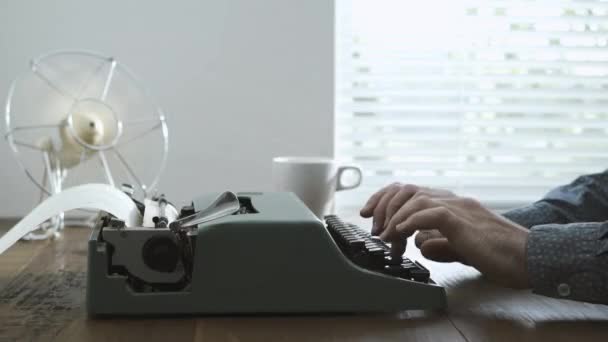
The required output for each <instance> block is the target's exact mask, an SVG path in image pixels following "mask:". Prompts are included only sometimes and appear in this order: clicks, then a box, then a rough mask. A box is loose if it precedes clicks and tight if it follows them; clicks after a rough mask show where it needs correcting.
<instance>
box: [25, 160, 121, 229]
mask: <svg viewBox="0 0 608 342" xmlns="http://www.w3.org/2000/svg"><path fill="white" fill-rule="evenodd" d="M85 153H86V149H85V150H83V154H82V156H83V157H84V155H85ZM42 157H43V162H44V174H43V178H42V182H43V187H44V188H46V186H47V185H48V186H49V188H50V194H49V193H47V192H46V191H43V190H42V189H41V190H40V197H39V200H38V203H41V202H42V201H43V200H44V199H45V197H48V196H52V195H55V194H58V193H60V192H61V191H62V190H63V182H64V180H65V177H66V176H67V172H68V170H67V169H64V168H62V167H61V164H60V161H59V158H57V154H56V153H55V152H54V150H53V149H52V148H50V149H48V150H45V151H42ZM102 164H103V163H102ZM105 166H106V165H104V172H105V173H106V177H107V178H108V180H110V181H111V184H112V185H114V182H113V180H112V175H111V173H109V169H108V168H106V167H105ZM95 216H96V215H94V214H93V215H92V216H90V217H89V218H76V219H66V217H65V213H59V214H58V215H57V216H54V217H52V218H50V219H49V220H48V221H46V222H44V223H42V224H40V226H39V227H38V229H37V230H35V231H33V232H31V233H29V234H27V235H26V236H24V237H23V239H24V240H46V239H48V238H57V237H59V236H60V235H61V231H62V230H63V229H64V228H65V226H66V225H70V226H77V227H88V228H93V226H94V225H95Z"/></svg>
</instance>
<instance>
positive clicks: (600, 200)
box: [504, 170, 608, 228]
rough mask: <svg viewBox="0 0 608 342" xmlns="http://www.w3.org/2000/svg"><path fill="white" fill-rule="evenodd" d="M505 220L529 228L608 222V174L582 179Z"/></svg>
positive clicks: (508, 216) (591, 175)
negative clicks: (553, 224) (548, 224)
mask: <svg viewBox="0 0 608 342" xmlns="http://www.w3.org/2000/svg"><path fill="white" fill-rule="evenodd" d="M504 216H505V217H507V218H508V219H510V220H511V221H514V222H516V223H518V224H520V225H522V226H524V227H526V228H531V227H533V226H536V225H542V224H547V223H561V224H566V223H573V222H604V221H608V170H606V171H604V172H602V173H596V174H589V175H584V176H581V177H578V178H577V179H575V180H574V181H573V182H571V183H570V184H566V185H563V186H560V187H557V188H555V189H553V190H551V191H550V192H549V193H548V194H547V195H545V197H544V198H543V199H541V200H540V201H538V202H536V203H533V204H532V205H529V206H526V207H522V208H518V209H514V210H511V211H509V212H507V213H505V214H504Z"/></svg>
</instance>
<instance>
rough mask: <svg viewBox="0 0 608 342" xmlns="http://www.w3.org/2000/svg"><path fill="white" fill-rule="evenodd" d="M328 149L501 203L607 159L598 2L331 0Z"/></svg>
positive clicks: (402, 177)
mask: <svg viewBox="0 0 608 342" xmlns="http://www.w3.org/2000/svg"><path fill="white" fill-rule="evenodd" d="M335 48H336V85H335V92H336V101H335V102H336V116H335V119H336V122H335V127H336V134H335V139H336V141H335V146H336V156H337V157H338V158H339V159H340V160H342V161H345V162H353V163H356V164H358V165H360V166H362V167H363V168H364V183H363V185H362V187H360V188H359V189H357V190H355V191H350V192H345V193H343V194H340V195H339V197H338V206H339V209H340V210H344V209H347V208H348V209H352V208H359V207H360V206H361V205H362V204H363V203H364V202H365V201H366V199H367V198H368V196H369V195H370V194H371V193H373V192H374V191H376V190H377V189H378V188H380V187H382V186H384V185H386V184H389V183H391V182H394V181H400V182H404V183H414V184H419V185H427V186H433V187H441V188H447V189H450V190H453V191H455V192H457V193H458V194H461V195H467V196H474V197H476V198H478V199H480V200H481V201H482V202H484V203H485V204H486V205H488V206H490V207H493V208H497V209H506V208H509V207H513V206H517V205H523V204H525V203H529V202H531V201H534V200H536V199H538V198H539V197H541V196H542V195H544V194H545V193H546V192H547V191H548V190H549V189H551V188H553V187H555V186H557V185H560V184H564V183H567V182H569V181H571V180H572V179H573V178H575V177H576V176H578V175H580V174H584V173H591V172H597V171H602V170H604V169H605V168H608V134H607V133H608V2H605V1H592V0H589V1H559V0H549V1H534V0H528V1H524V0H509V1H492V0H478V1H462V0H445V1H424V2H421V1H402V0H401V1H365V0H362V1H357V0H354V1H340V0H338V1H337V8H336V43H335Z"/></svg>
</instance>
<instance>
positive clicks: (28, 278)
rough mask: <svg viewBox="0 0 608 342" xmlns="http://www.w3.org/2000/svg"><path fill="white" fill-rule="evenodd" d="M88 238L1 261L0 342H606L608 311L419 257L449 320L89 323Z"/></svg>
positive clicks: (412, 252)
mask: <svg viewBox="0 0 608 342" xmlns="http://www.w3.org/2000/svg"><path fill="white" fill-rule="evenodd" d="M351 221H355V223H358V224H360V225H362V226H365V225H366V224H367V222H363V221H360V220H358V219H354V220H351ZM6 229H7V225H6V224H5V225H4V227H0V233H3V232H4V231H5V230H6ZM89 234H90V230H88V229H86V228H67V229H66V230H65V232H64V233H63V235H62V236H61V238H59V239H56V240H53V241H29V242H26V241H21V242H19V243H17V244H16V245H15V246H13V247H12V248H11V249H9V250H8V251H7V252H6V253H4V254H3V255H0V341H52V340H55V341H138V340H145V341H394V340H404V341H517V342H520V341H539V340H546V341H552V342H553V341H573V340H577V341H608V306H603V305H594V304H586V303H577V302H573V301H567V300H558V299H552V298H546V297H542V296H538V295H534V294H531V293H530V292H529V291H513V290H509V289H503V288H499V287H496V286H494V285H492V284H491V283H488V282H487V281H486V280H485V279H483V277H481V276H480V275H479V273H478V272H477V271H475V270H474V269H472V268H470V267H466V266H463V265H460V264H439V263H433V262H430V261H427V260H423V258H422V256H420V255H419V254H418V251H417V250H416V249H415V248H410V249H408V251H407V254H408V257H410V258H413V259H416V260H420V261H422V262H423V263H424V264H425V266H427V267H428V268H429V269H430V270H431V276H432V277H433V279H434V280H435V281H437V282H438V283H439V284H441V285H444V286H445V287H446V288H447V291H448V303H449V304H448V306H449V307H448V309H447V310H446V311H442V312H427V311H406V312H399V313H394V314H390V315H386V314H384V315H340V316H328V315H324V316H316V315H307V316H222V317H213V316H211V317H209V316H206V317H192V316H187V317H175V316H169V317H166V318H153V319H151V318H129V319H125V318H121V319H91V318H88V317H87V316H86V313H85V307H84V306H85V291H86V255H87V250H86V248H87V244H86V241H87V238H88V236H89ZM412 245H413V244H412ZM360 300H365V296H362V297H361V298H360Z"/></svg>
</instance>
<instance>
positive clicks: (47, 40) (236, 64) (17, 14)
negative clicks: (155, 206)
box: [0, 0, 333, 216]
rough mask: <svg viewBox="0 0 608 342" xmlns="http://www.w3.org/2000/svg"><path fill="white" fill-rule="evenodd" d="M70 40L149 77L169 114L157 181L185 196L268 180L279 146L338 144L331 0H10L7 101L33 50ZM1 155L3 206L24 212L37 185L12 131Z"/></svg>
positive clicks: (0, 75)
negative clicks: (18, 160) (164, 160)
mask: <svg viewBox="0 0 608 342" xmlns="http://www.w3.org/2000/svg"><path fill="white" fill-rule="evenodd" d="M63 48H82V49H86V50H93V51H99V52H103V53H104V54H108V55H112V56H114V57H116V58H117V59H118V60H120V61H121V62H123V63H125V64H126V65H128V66H129V67H130V68H131V69H132V70H134V71H135V73H136V74H137V75H138V76H139V77H140V78H141V79H142V80H144V81H145V83H146V84H147V86H148V88H149V90H150V92H151V93H152V95H153V96H154V97H155V99H156V100H157V102H158V103H159V104H160V105H161V106H162V108H163V109H164V110H165V111H166V112H167V114H168V115H169V131H170V135H171V142H170V143H171V144H170V153H169V162H168V165H167V169H166V171H165V173H164V174H163V177H162V179H161V183H160V190H161V191H162V192H165V193H166V194H167V195H168V196H169V198H171V199H174V200H175V201H176V202H178V203H184V202H186V201H187V200H188V199H191V198H192V196H195V195H196V194H197V193H201V192H204V191H211V190H225V189H233V190H265V189H269V188H270V184H271V176H270V170H271V169H270V160H271V158H272V156H274V155H284V154H290V155H326V156H329V155H332V153H333V1H328V0H306V1H301V0H259V1H248V0H206V1H202V0H188V1H144V0H141V1H119V0H112V1H108V0H104V1H91V2H88V1H76V0H74V1H68V0H62V1H31V0H10V1H7V0H3V1H2V2H0V52H1V55H0V98H1V99H2V103H4V99H5V96H6V95H5V94H6V92H7V90H8V86H9V84H10V82H11V81H12V79H13V78H14V77H15V76H16V75H17V73H18V72H21V71H23V70H24V68H25V67H26V66H27V64H26V63H27V61H28V60H29V59H30V58H32V57H35V56H38V55H40V54H42V53H44V52H46V51H49V50H57V49H63ZM225 137H237V138H238V139H237V140H232V139H230V140H227V139H225ZM217 141H221V143H217ZM0 163H1V164H0V165H1V166H0V186H1V187H0V189H1V190H0V198H1V205H0V216H19V215H23V214H24V213H26V212H27V211H28V210H30V209H31V207H32V206H33V205H34V204H35V201H36V196H37V192H36V188H35V187H34V186H33V185H32V184H31V183H30V181H29V180H28V179H26V177H25V175H24V174H23V173H22V172H21V171H20V169H19V168H18V166H17V165H16V164H15V163H14V159H13V156H12V153H11V151H10V150H9V148H8V146H7V143H6V142H5V141H0Z"/></svg>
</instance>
